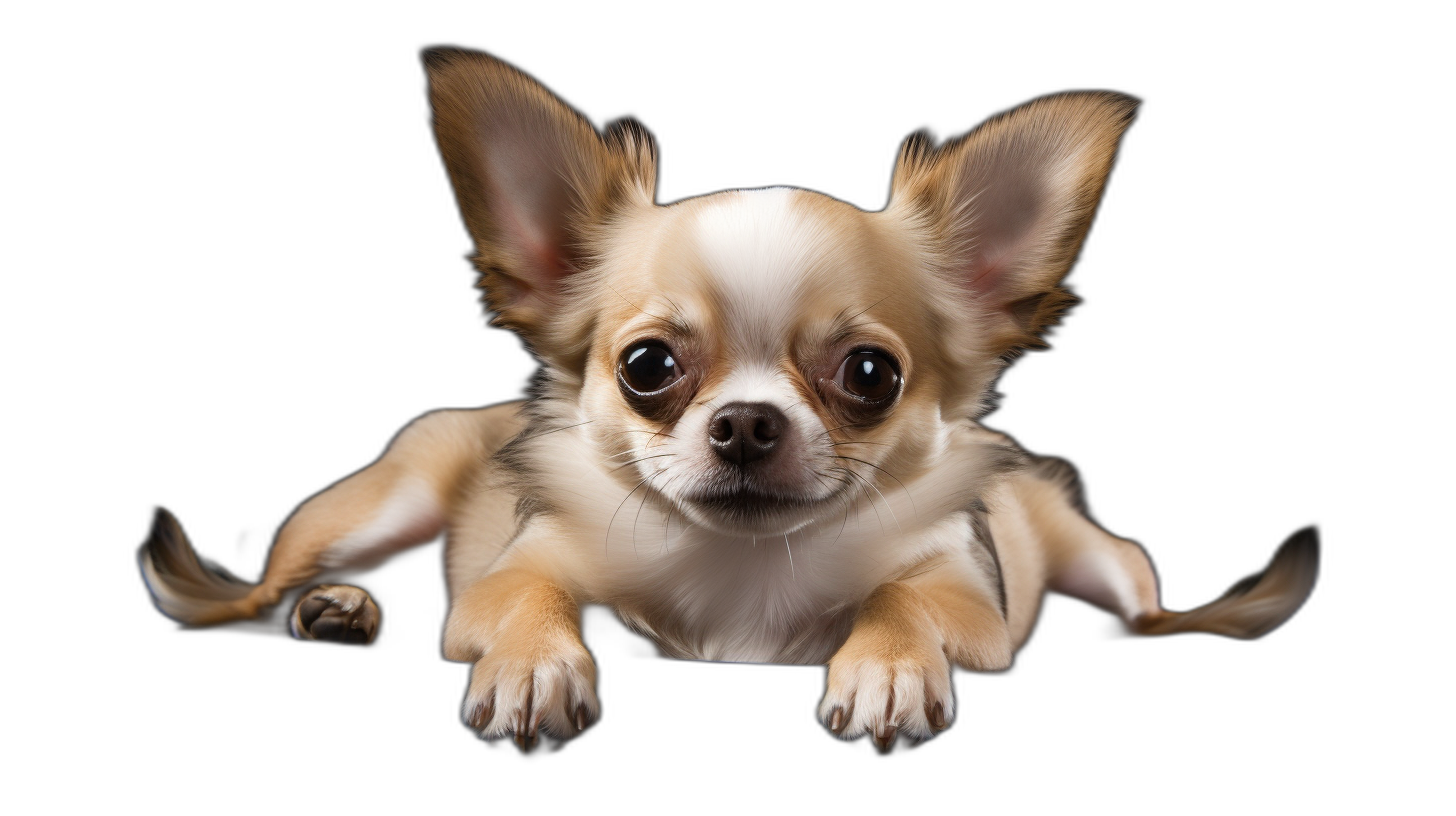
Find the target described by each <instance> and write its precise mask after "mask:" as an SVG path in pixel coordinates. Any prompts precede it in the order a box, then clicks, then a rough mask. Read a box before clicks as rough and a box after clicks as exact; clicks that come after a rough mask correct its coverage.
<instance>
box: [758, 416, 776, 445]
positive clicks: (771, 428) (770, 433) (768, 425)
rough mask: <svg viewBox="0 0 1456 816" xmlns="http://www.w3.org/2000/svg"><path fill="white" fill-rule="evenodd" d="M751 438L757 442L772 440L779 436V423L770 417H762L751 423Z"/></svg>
mask: <svg viewBox="0 0 1456 816" xmlns="http://www.w3.org/2000/svg"><path fill="white" fill-rule="evenodd" d="M753 438H754V439H756V440H758V441H759V442H772V441H774V440H775V439H778V438H779V424H778V423H777V422H774V421H773V419H772V418H771V417H763V418H761V419H759V420H758V422H756V423H754V425H753Z"/></svg>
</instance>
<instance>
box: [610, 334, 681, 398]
mask: <svg viewBox="0 0 1456 816" xmlns="http://www.w3.org/2000/svg"><path fill="white" fill-rule="evenodd" d="M621 376H622V382H623V383H624V384H625V385H626V386H627V387H628V388H630V389H631V390H632V391H634V392H636V393H638V394H652V393H655V392H657V391H661V390H662V389H664V388H666V387H668V386H669V385H672V384H673V383H675V382H677V381H678V380H679V379H681V378H682V366H681V365H678V362H677V360H676V359H675V358H674V357H673V354H672V349H670V348H668V347H667V346H665V345H663V344H662V343H659V342H657V341H656V340H649V341H645V342H642V343H638V344H636V345H634V346H632V347H631V348H629V349H627V351H626V352H625V353H624V354H623V355H622V365H621Z"/></svg>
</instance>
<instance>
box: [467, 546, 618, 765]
mask: <svg viewBox="0 0 1456 816" xmlns="http://www.w3.org/2000/svg"><path fill="white" fill-rule="evenodd" d="M445 658H446V659H447V660H456V661H460V662H473V663H474V664H475V667H474V668H473V669H472V670H471V673H470V688H469V689H468V690H467V691H466V693H465V704H464V707H463V710H462V714H463V716H464V719H465V722H466V724H467V725H468V726H469V727H470V728H471V729H472V730H474V731H476V732H478V733H479V734H480V735H481V736H482V737H485V738H486V739H495V738H499V737H504V736H506V735H511V736H513V737H514V738H515V742H516V745H517V746H519V747H521V748H522V749H523V750H524V749H528V748H530V747H531V746H532V745H533V744H534V743H535V741H536V738H537V735H538V734H540V733H546V734H549V735H551V736H554V737H558V738H562V739H566V738H569V737H573V736H575V735H576V734H578V733H580V732H581V731H583V730H585V729H586V727H587V726H588V725H590V724H591V723H592V722H593V721H595V720H596V718H597V712H598V711H599V708H600V707H599V705H598V704H597V695H596V677H597V672H596V664H595V663H593V662H592V657H591V654H590V653H588V652H587V650H586V646H585V645H584V644H583V643H582V641H581V625H580V611H579V609H578V607H577V603H576V599H575V598H573V597H572V595H571V593H569V592H567V591H566V590H565V589H564V588H562V586H561V585H560V584H559V583H557V582H555V581H553V580H552V579H550V578H548V577H547V576H546V575H544V574H543V573H542V572H540V571H537V570H533V569H531V568H529V567H513V568H506V569H502V570H499V571H497V572H493V573H491V574H489V575H487V576H486V577H484V578H482V579H480V580H478V581H476V582H475V583H473V584H471V585H470V586H469V587H468V588H466V589H465V591H463V592H462V593H460V595H459V596H457V597H456V598H455V600H454V601H453V602H452V603H451V605H450V619H449V621H448V622H447V623H446V625H445Z"/></svg>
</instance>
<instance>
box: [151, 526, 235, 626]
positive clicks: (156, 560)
mask: <svg viewBox="0 0 1456 816" xmlns="http://www.w3.org/2000/svg"><path fill="white" fill-rule="evenodd" d="M137 561H138V563H139V565H140V566H141V570H142V579H143V580H144V581H146V584H147V590H148V591H149V592H151V594H152V601H153V602H154V603H155V604H156V605H157V609H158V610H160V611H161V613H162V614H163V615H166V616H167V617H169V618H172V619H173V620H176V621H179V622H181V623H186V624H191V625H194V626H206V625H208V624H213V623H222V622H224V621H230V620H238V619H240V618H250V617H253V616H254V615H256V614H257V611H258V604H257V603H256V602H254V601H253V600H252V598H250V595H251V593H252V592H253V590H254V588H255V587H256V586H257V585H256V584H250V583H248V582H247V581H244V580H242V579H241V578H238V577H237V576H235V575H233V574H232V573H230V572H228V571H227V570H225V569H223V568H222V567H220V566H218V565H217V564H214V563H212V562H210V561H207V560H205V559H203V558H201V557H200V556H198V554H197V551H196V550H194V549H192V543H191V542H189V541H188V540H187V534H186V533H185V532H183V531H182V525H181V524H180V523H179V522H178V521H177V518H176V517H175V516H173V515H172V514H171V513H169V512H167V510H166V509H165V508H161V507H158V508H157V515H156V517H155V518H154V519H153V521H152V532H151V534H150V535H149V536H147V540H146V542H145V543H143V544H142V546H141V549H140V550H138V551H137Z"/></svg>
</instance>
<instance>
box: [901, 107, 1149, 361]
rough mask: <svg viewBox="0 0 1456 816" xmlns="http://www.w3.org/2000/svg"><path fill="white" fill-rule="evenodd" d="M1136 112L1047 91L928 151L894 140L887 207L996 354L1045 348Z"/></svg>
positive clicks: (920, 142)
mask: <svg viewBox="0 0 1456 816" xmlns="http://www.w3.org/2000/svg"><path fill="white" fill-rule="evenodd" d="M1137 106H1138V100H1137V99H1134V98H1133V97H1131V96H1127V95H1124V94H1119V93H1114V92H1110V91H1076V92H1070V93H1061V94H1054V95H1051V96H1044V97H1041V98H1039V99H1035V100H1032V101H1031V102H1028V103H1026V104H1024V105H1021V106H1020V107H1017V108H1014V109H1012V110H1010V111H1007V112H1005V113H1002V114H999V115H997V116H994V117H992V118H991V119H989V120H987V121H986V122H984V123H982V124H981V125H979V126H978V127H976V128H975V129H974V130H972V131H970V132H969V133H966V134H965V135H963V136H960V137H958V138H956V139H952V140H950V141H948V142H946V143H945V144H943V145H940V146H938V147H937V146H936V145H934V143H933V142H932V140H931V139H930V137H929V135H928V134H926V133H924V132H920V133H916V134H913V135H911V136H910V137H909V138H907V139H906V140H905V142H904V143H903V144H902V145H901V147H900V155H899V159H898V160H897V161H896V164H895V176H894V182H893V183H892V185H891V196H890V201H891V206H892V207H897V208H898V207H902V206H903V207H907V208H909V209H910V210H911V212H912V213H914V214H915V216H916V217H917V218H918V219H919V220H921V221H922V222H923V223H924V224H925V226H926V227H927V228H928V229H929V230H930V232H931V233H932V237H933V240H935V241H936V242H937V243H938V245H939V247H940V249H941V251H942V252H943V254H944V258H945V261H944V263H945V265H946V266H947V267H948V269H947V270H946V271H947V272H949V274H950V275H951V276H952V277H953V278H954V279H955V282H956V283H957V284H958V285H959V286H961V287H962V288H964V289H965V290H967V291H968V293H969V295H970V297H971V299H972V300H973V301H974V302H976V303H977V304H978V305H979V306H981V307H982V308H983V310H984V311H985V312H986V314H987V315H988V318H989V320H990V323H991V324H993V326H994V332H995V334H996V335H997V336H996V338H994V341H993V343H994V345H996V346H997V347H998V348H999V350H1000V353H1002V354H1010V353H1014V352H1016V351H1018V350H1020V349H1024V348H1036V347H1044V346H1045V345H1046V344H1045V342H1044V341H1043V340H1042V339H1041V334H1042V333H1043V332H1044V331H1045V330H1046V329H1047V327H1049V326H1052V325H1055V324H1056V323H1057V321H1058V319H1059V318H1060V317H1061V315H1062V313H1063V312H1065V311H1066V310H1067V309H1068V308H1069V307H1071V306H1072V305H1073V304H1075V303H1076V300H1077V299H1076V297H1075V296H1073V295H1072V293H1071V292H1070V291H1068V290H1067V289H1066V288H1065V287H1063V286H1061V281H1062V279H1063V278H1064V277H1065V276H1066V274H1067V272H1068V271H1069V270H1070V269H1071V268H1072V264H1073V263H1074V262H1075V261H1076V259H1077V253H1078V251H1079V250H1080V249H1081V247H1082V239H1083V238H1084V237H1086V235H1087V230H1088V228H1089V227H1090V226H1091V224H1092V216H1093V215H1094V214H1095V213H1096V211H1097V203H1098V201H1099V200H1100V199H1101V197H1102V189H1103V185H1104V184H1105V183H1106V181H1107V175H1108V172H1109V171H1110V170H1111V169H1112V161H1113V158H1114V156H1115V155H1116V153H1117V146H1118V142H1119V140H1120V139H1121V138H1122V134H1123V132H1124V131H1125V130H1126V129H1127V126H1128V125H1129V124H1131V123H1132V120H1133V117H1134V115H1135V113H1136V111H1137Z"/></svg>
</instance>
